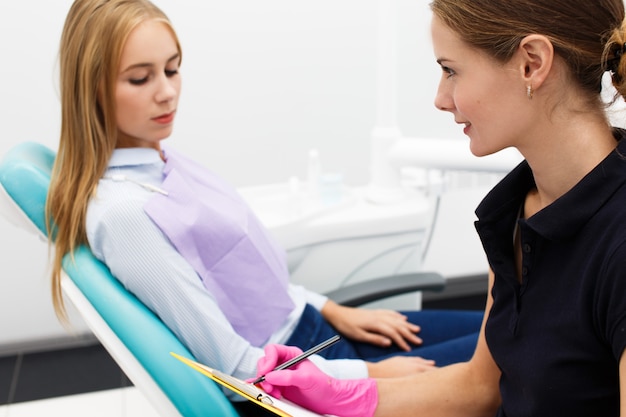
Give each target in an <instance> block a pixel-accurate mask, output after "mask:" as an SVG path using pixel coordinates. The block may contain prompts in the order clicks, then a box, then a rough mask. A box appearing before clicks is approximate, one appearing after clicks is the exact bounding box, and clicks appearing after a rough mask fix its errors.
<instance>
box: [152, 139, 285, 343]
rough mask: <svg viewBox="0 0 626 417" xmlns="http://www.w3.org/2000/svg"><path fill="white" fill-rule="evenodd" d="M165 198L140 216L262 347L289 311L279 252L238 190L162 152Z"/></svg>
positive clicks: (231, 318)
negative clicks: (152, 224) (147, 219)
mask: <svg viewBox="0 0 626 417" xmlns="http://www.w3.org/2000/svg"><path fill="white" fill-rule="evenodd" d="M164 154H165V156H166V163H165V168H164V169H163V175H164V177H165V178H164V180H163V183H162V185H161V188H162V189H163V190H165V191H167V193H168V195H164V194H161V193H154V196H152V197H151V198H150V199H149V200H148V202H147V203H146V204H145V205H144V210H145V212H146V213H147V214H148V216H150V218H151V219H152V220H153V221H154V222H155V223H156V225H157V226H158V227H159V228H160V229H161V230H162V231H163V233H164V234H165V235H166V236H167V237H168V238H169V240H170V241H171V242H172V244H173V245H174V247H176V250H177V251H178V252H179V253H180V254H181V255H182V256H183V257H184V258H185V259H186V260H187V262H189V264H190V265H191V266H192V267H193V268H194V269H195V271H196V272H197V273H198V275H199V276H200V278H201V279H202V282H203V284H204V287H205V288H206V289H207V290H208V291H209V292H210V293H211V294H213V296H214V297H215V299H216V300H217V303H218V305H219V307H220V308H221V310H222V311H223V313H224V315H225V316H226V317H227V318H228V320H229V322H230V323H231V325H232V326H233V328H234V329H235V331H236V332H237V333H238V334H240V335H241V336H243V337H244V338H246V339H247V340H248V341H249V342H250V343H251V344H252V345H254V346H262V345H263V343H264V342H266V341H267V340H268V338H269V337H270V336H271V334H272V333H273V332H274V331H276V330H277V329H278V328H279V327H280V326H281V324H282V323H283V322H284V321H285V320H286V318H287V316H288V315H289V313H290V312H291V311H292V310H293V308H294V303H293V301H292V300H291V298H290V297H289V294H288V292H287V287H288V282H289V272H288V270H287V266H286V265H287V264H286V261H285V256H286V255H285V252H284V250H283V249H282V248H281V247H280V246H279V245H278V244H277V243H276V242H275V241H274V240H273V239H272V238H271V236H269V234H268V233H267V231H266V229H265V228H264V227H263V225H262V224H261V223H260V221H259V220H258V219H257V218H256V216H255V215H254V213H253V212H252V210H251V209H250V208H249V207H248V205H247V204H246V203H245V201H244V200H243V199H242V198H241V197H240V196H239V195H238V194H237V192H236V190H235V189H233V188H232V187H230V186H229V185H227V184H226V183H225V182H224V181H223V180H222V179H220V178H219V177H217V176H216V175H215V174H213V173H212V172H210V171H209V170H207V169H206V168H204V167H202V166H201V165H199V164H197V163H196V162H194V161H192V160H190V159H188V158H186V157H184V156H182V155H180V154H178V153H177V152H173V151H172V150H169V149H168V150H167V152H165V151H164Z"/></svg>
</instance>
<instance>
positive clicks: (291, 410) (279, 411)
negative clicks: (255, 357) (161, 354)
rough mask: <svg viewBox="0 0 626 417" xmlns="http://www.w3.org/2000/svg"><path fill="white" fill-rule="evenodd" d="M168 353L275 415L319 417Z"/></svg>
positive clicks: (199, 364)
mask: <svg viewBox="0 0 626 417" xmlns="http://www.w3.org/2000/svg"><path fill="white" fill-rule="evenodd" d="M170 354H171V355H172V356H173V357H175V358H176V359H178V360H179V361H181V362H183V363H184V364H186V365H188V366H190V367H191V368H193V369H195V370H196V371H198V372H200V373H201V374H203V375H205V376H207V377H209V378H211V379H212V380H213V381H215V382H217V383H218V384H220V385H221V386H223V387H225V388H227V389H229V390H231V391H233V392H235V393H237V394H239V395H241V396H242V397H244V398H245V399H247V400H249V401H252V402H254V403H256V404H258V405H260V406H261V407H263V408H265V409H267V410H269V411H271V412H272V413H274V414H276V415H277V416H281V417H320V416H322V414H317V413H315V412H313V411H310V410H307V409H306V408H303V407H301V406H299V405H297V404H295V403H292V402H291V401H287V400H282V399H278V398H276V397H273V396H271V395H269V394H268V393H266V392H265V391H263V390H262V389H260V388H257V387H256V386H255V385H252V384H250V383H248V382H246V381H243V380H241V379H239V378H236V377H234V376H232V375H228V374H225V373H224V372H220V371H218V370H217V369H213V368H211V367H209V366H206V365H204V364H202V363H200V362H196V361H194V360H192V359H189V358H185V357H184V356H181V355H178V354H176V353H174V352H170Z"/></svg>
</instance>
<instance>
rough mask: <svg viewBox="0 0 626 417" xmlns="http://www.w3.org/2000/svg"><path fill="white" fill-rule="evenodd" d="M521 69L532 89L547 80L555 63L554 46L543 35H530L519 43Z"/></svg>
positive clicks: (526, 82) (527, 84)
mask: <svg viewBox="0 0 626 417" xmlns="http://www.w3.org/2000/svg"><path fill="white" fill-rule="evenodd" d="M517 53H518V54H519V61H518V62H519V71H520V75H521V77H522V80H523V82H524V83H525V84H526V86H527V88H530V91H531V92H532V91H536V90H537V89H539V88H540V87H541V85H542V84H543V83H544V82H545V80H546V78H548V75H549V74H550V71H551V70H552V68H553V64H554V46H553V45H552V42H551V41H550V40H549V39H548V38H547V37H546V36H543V35H528V36H526V37H525V38H524V39H522V41H521V42H520V44H519V49H518V51H517Z"/></svg>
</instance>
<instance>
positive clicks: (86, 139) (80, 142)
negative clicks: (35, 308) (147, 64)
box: [46, 0, 181, 321]
mask: <svg viewBox="0 0 626 417" xmlns="http://www.w3.org/2000/svg"><path fill="white" fill-rule="evenodd" d="M146 20H158V21H161V22H163V23H164V24H166V25H167V26H168V27H169V28H170V30H171V32H172V35H173V36H174V39H175V41H176V45H177V47H178V51H179V53H180V52H181V49H180V44H179V42H178V39H177V37H176V33H175V31H174V29H173V28H172V26H171V24H170V22H169V19H168V18H167V16H166V15H165V14H164V13H163V12H162V11H161V10H160V9H159V8H158V7H156V6H155V5H154V4H152V3H150V2H149V1H147V0H76V1H74V3H73V4H72V6H71V8H70V10H69V12H68V15H67V18H66V21H65V25H64V27H63V33H62V35H61V44H60V50H59V62H60V94H61V134H60V142H59V149H58V153H57V156H56V160H55V163H54V167H53V170H52V178H51V182H50V190H49V191H48V198H47V201H46V219H48V225H47V227H48V235H49V236H50V241H51V242H54V247H55V250H54V254H53V262H52V274H51V275H52V301H53V306H54V309H55V312H56V314H57V316H58V317H59V318H60V319H61V320H62V321H66V312H65V307H64V303H63V296H62V292H61V286H60V278H61V270H62V261H63V257H64V256H65V255H66V254H68V253H69V254H72V253H73V251H74V250H75V249H76V248H77V247H78V246H80V245H82V244H87V234H86V230H85V222H86V212H87V204H88V203H89V199H90V198H91V196H92V195H93V193H94V191H95V189H96V185H97V183H98V180H99V179H100V177H101V176H102V175H103V173H104V171H105V169H106V167H107V164H108V161H109V158H110V157H111V154H112V152H113V149H114V148H115V146H116V140H117V123H116V118H115V83H116V79H117V76H118V67H119V63H120V57H121V53H122V49H123V47H124V45H125V43H126V39H127V38H128V35H129V34H130V32H131V31H132V30H133V29H134V28H135V27H137V26H138V25H139V24H140V23H142V22H144V21H146Z"/></svg>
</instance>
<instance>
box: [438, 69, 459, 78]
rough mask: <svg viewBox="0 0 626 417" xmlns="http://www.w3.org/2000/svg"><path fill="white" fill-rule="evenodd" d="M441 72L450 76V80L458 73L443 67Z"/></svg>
mask: <svg viewBox="0 0 626 417" xmlns="http://www.w3.org/2000/svg"><path fill="white" fill-rule="evenodd" d="M441 70H442V71H443V72H445V73H446V74H448V78H450V77H452V76H453V75H454V74H456V73H455V72H454V70H453V69H452V68H450V67H446V66H442V67H441Z"/></svg>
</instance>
